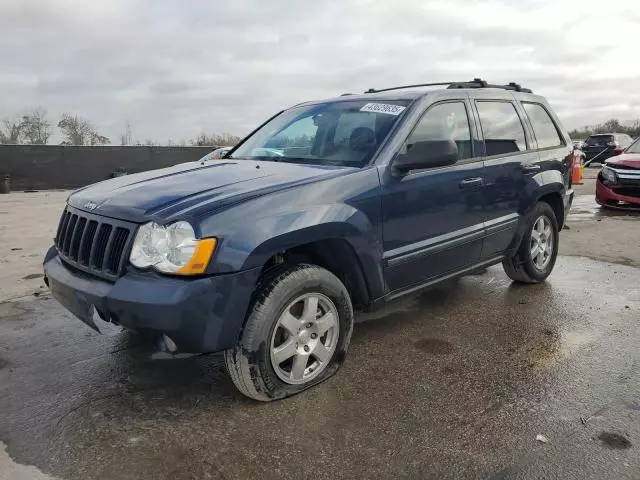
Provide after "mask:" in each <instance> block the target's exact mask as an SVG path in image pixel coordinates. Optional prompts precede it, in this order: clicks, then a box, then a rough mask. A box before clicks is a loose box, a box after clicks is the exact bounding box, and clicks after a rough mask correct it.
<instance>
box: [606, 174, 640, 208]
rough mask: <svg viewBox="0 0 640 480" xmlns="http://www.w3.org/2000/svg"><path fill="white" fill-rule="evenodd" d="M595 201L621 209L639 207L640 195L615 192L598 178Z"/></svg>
mask: <svg viewBox="0 0 640 480" xmlns="http://www.w3.org/2000/svg"><path fill="white" fill-rule="evenodd" d="M596 202H598V203H599V204H600V205H602V206H605V207H611V208H618V209H621V210H637V209H640V197H631V196H628V195H620V194H617V193H616V192H614V191H613V190H612V189H611V188H609V187H608V186H606V185H605V184H604V183H602V181H601V180H600V179H599V178H598V180H597V181H596Z"/></svg>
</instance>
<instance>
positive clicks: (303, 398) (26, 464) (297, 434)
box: [0, 196, 640, 480]
mask: <svg viewBox="0 0 640 480" xmlns="http://www.w3.org/2000/svg"><path fill="white" fill-rule="evenodd" d="M587 197H588V198H592V197H591V196H585V197H584V198H580V200H578V202H577V205H578V207H577V208H576V210H575V213H574V215H575V217H574V218H572V219H571V220H570V222H569V226H570V230H568V231H564V232H563V233H562V238H561V242H562V241H563V239H564V238H565V237H568V238H572V239H573V240H571V242H573V243H571V242H569V243H571V244H572V245H573V248H572V249H569V250H567V248H564V249H563V250H562V256H560V257H559V258H558V263H557V265H556V269H555V271H554V273H553V274H552V276H551V277H550V278H549V280H548V281H547V282H545V283H543V284H541V285H533V286H518V285H514V284H512V283H510V282H509V281H508V278H507V277H506V276H505V275H504V273H503V272H502V269H501V268H500V267H492V268H490V269H488V270H487V271H486V272H484V273H481V274H478V275H475V276H470V277H465V278H463V279H461V280H460V281H458V282H457V283H455V284H451V285H446V286H443V287H441V288H438V289H436V290H433V291H430V292H428V293H426V294H424V295H422V296H420V297H418V298H415V299H412V300H408V301H405V302H402V303H398V304H395V305H393V306H391V307H390V308H388V309H387V310H385V311H383V312H379V313H377V314H375V315H369V316H367V317H364V316H361V317H360V318H359V323H358V324H357V325H356V327H355V329H354V335H353V340H352V345H351V348H350V351H349V356H348V358H347V361H346V363H345V365H344V367H343V369H342V370H341V371H340V372H339V373H338V374H337V375H336V376H335V377H333V378H332V379H331V380H329V381H328V382H326V383H324V384H322V385H320V386H318V387H316V388H314V389H312V390H309V391H307V392H305V393H303V394H301V395H298V396H296V397H293V398H290V399H285V400H282V401H278V402H274V403H270V404H262V403H256V402H253V401H251V400H248V399H246V398H244V397H243V396H242V395H240V394H239V393H237V392H236V391H235V389H234V388H233V385H232V383H231V381H230V379H229V378H228V376H227V374H226V372H225V371H224V368H223V365H222V362H221V359H220V357H219V356H218V355H206V356H198V357H191V358H187V359H181V360H151V358H150V353H151V350H150V349H149V347H148V346H146V345H145V344H144V342H142V341H141V340H140V338H138V337H137V336H136V335H133V334H127V333H120V334H116V335H113V336H100V335H98V334H96V333H95V332H93V331H92V330H90V329H88V328H87V327H85V326H84V325H83V324H81V323H80V322H79V321H78V320H76V319H75V318H73V317H72V316H71V315H69V314H68V313H66V312H65V311H64V310H63V309H62V308H61V307H60V306H59V305H58V304H57V303H56V302H55V301H54V300H53V299H51V298H50V297H49V296H48V294H47V293H46V289H45V290H44V291H42V290H43V289H40V286H39V285H37V286H36V285H33V286H34V289H33V291H31V292H25V295H20V296H18V297H16V298H13V299H12V300H9V301H5V302H3V303H0V442H3V443H1V444H0V479H5V478H6V479H14V478H15V479H22V478H24V479H32V478H38V479H45V478H54V476H55V477H57V478H60V479H83V480H84V479H112V478H113V479H154V480H155V479H183V478H184V479H191V478H193V479H196V478H197V479H200V478H211V479H240V478H266V479H270V478H315V479H324V478H327V479H330V478H331V479H333V478H349V479H358V478H494V479H497V478H505V479H506V478H509V479H511V478H526V479H529V478H563V479H573V478H576V479H578V478H579V479H581V480H584V479H591V478H593V479H604V478H606V479H609V478H630V479H640V351H639V350H638V345H639V344H640V325H639V319H640V315H639V312H640V289H638V284H639V283H640V270H638V269H637V268H636V265H635V260H634V258H636V257H635V256H634V255H637V252H636V251H635V250H634V248H635V249H637V245H638V244H637V243H636V245H633V242H634V241H635V239H636V238H637V237H636V236H634V235H637V232H638V231H640V223H638V217H634V216H626V215H625V216H623V217H616V216H609V215H608V214H607V213H606V212H605V213H602V212H601V211H600V210H599V209H598V208H596V207H594V206H593V205H592V203H593V202H592V201H591V203H589V199H588V198H587ZM1 206H2V205H1V204H0V209H1ZM598 218H604V219H605V221H600V222H598ZM598 228H599V229H600V230H599V231H600V235H606V236H607V237H609V236H611V235H616V232H617V231H624V232H625V233H624V234H620V236H621V238H623V240H622V241H621V242H622V246H621V247H620V248H621V249H622V250H621V252H618V256H617V257H616V255H609V256H607V255H606V252H602V251H599V250H598V248H597V246H593V245H591V250H589V248H584V249H583V247H582V246H581V244H580V238H581V237H580V235H579V232H578V230H583V229H584V230H586V231H591V230H593V229H598ZM595 231H596V233H597V232H598V230H595ZM629 232H630V233H629ZM624 235H627V236H626V237H625V236H624ZM625 239H626V240H625ZM625 242H627V243H629V244H627V243H625ZM587 247H588V246H587ZM583 250H585V251H584V252H583ZM582 254H586V255H588V256H589V257H591V258H585V257H584V256H580V255H582ZM603 255H604V256H605V257H606V258H607V260H609V261H601V260H602V259H601V257H602V256H603ZM619 257H624V258H627V259H631V261H623V260H620V259H619ZM612 259H613V260H614V261H615V262H616V263H612V262H611V260H612ZM33 293H36V294H37V295H33ZM3 447H6V451H3Z"/></svg>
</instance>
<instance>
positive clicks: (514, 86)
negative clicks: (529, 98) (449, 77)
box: [447, 78, 533, 93]
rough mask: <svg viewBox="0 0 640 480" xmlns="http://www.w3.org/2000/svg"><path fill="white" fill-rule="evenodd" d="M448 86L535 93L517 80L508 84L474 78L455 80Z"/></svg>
mask: <svg viewBox="0 0 640 480" xmlns="http://www.w3.org/2000/svg"><path fill="white" fill-rule="evenodd" d="M447 88H501V89H503V90H513V91H515V92H523V93H533V91H532V90H531V89H530V88H524V87H523V86H521V85H520V84H518V83H516V82H510V83H508V84H507V85H493V84H491V83H487V81H486V80H482V79H480V78H474V79H473V80H472V81H471V82H454V83H452V84H451V85H449V86H448V87H447Z"/></svg>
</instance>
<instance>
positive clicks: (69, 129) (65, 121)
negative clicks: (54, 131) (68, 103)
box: [58, 113, 110, 145]
mask: <svg viewBox="0 0 640 480" xmlns="http://www.w3.org/2000/svg"><path fill="white" fill-rule="evenodd" d="M58 128H59V129H60V130H62V135H63V137H64V139H65V140H64V142H62V143H63V144H66V145H104V144H107V143H110V140H109V138H107V137H105V136H103V135H100V134H99V133H98V132H96V131H95V129H94V128H93V126H92V125H91V124H90V123H89V122H88V121H87V120H85V119H84V118H82V117H80V116H79V115H71V114H70V113H63V114H62V118H61V119H60V121H59V122H58Z"/></svg>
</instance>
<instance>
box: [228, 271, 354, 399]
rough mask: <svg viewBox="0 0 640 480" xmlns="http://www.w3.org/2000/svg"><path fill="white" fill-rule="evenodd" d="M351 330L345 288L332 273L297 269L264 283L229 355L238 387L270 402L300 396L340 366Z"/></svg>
mask: <svg viewBox="0 0 640 480" xmlns="http://www.w3.org/2000/svg"><path fill="white" fill-rule="evenodd" d="M352 330H353V308H352V305H351V299H350V298H349V294H348V292H347V289H346V288H345V286H344V285H343V284H342V282H341V281H340V280H339V279H338V278H337V277H336V276H335V275H333V274H332V273H331V272H329V271H328V270H325V269H324V268H320V267H317V266H314V265H306V264H303V265H296V266H293V267H290V268H287V269H286V270H284V271H282V272H280V273H279V274H277V275H276V276H273V277H271V278H269V279H265V280H263V281H261V282H260V283H259V285H258V290H257V291H256V295H255V298H254V301H253V303H252V305H251V307H250V310H249V314H248V318H247V322H246V324H245V327H244V329H243V331H242V335H241V338H240V341H239V344H238V345H237V346H236V347H235V348H233V349H230V350H227V351H226V352H225V362H226V365H227V369H228V370H229V374H230V375H231V379H232V380H233V383H234V384H235V386H236V387H237V388H238V390H240V391H241V392H242V393H243V394H244V395H246V396H248V397H250V398H253V399H256V400H261V401H265V402H267V401H271V400H275V399H279V398H284V397H288V396H290V395H294V394H296V393H299V392H301V391H303V390H305V389H307V388H309V387H311V386H313V385H316V384H318V383H320V382H322V381H324V380H326V379H327V378H329V377H330V376H331V375H333V374H334V373H335V372H336V371H337V370H338V369H339V368H340V366H341V365H342V363H343V361H344V358H345V355H346V352H347V349H348V347H349V341H350V339H351V332H352Z"/></svg>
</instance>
